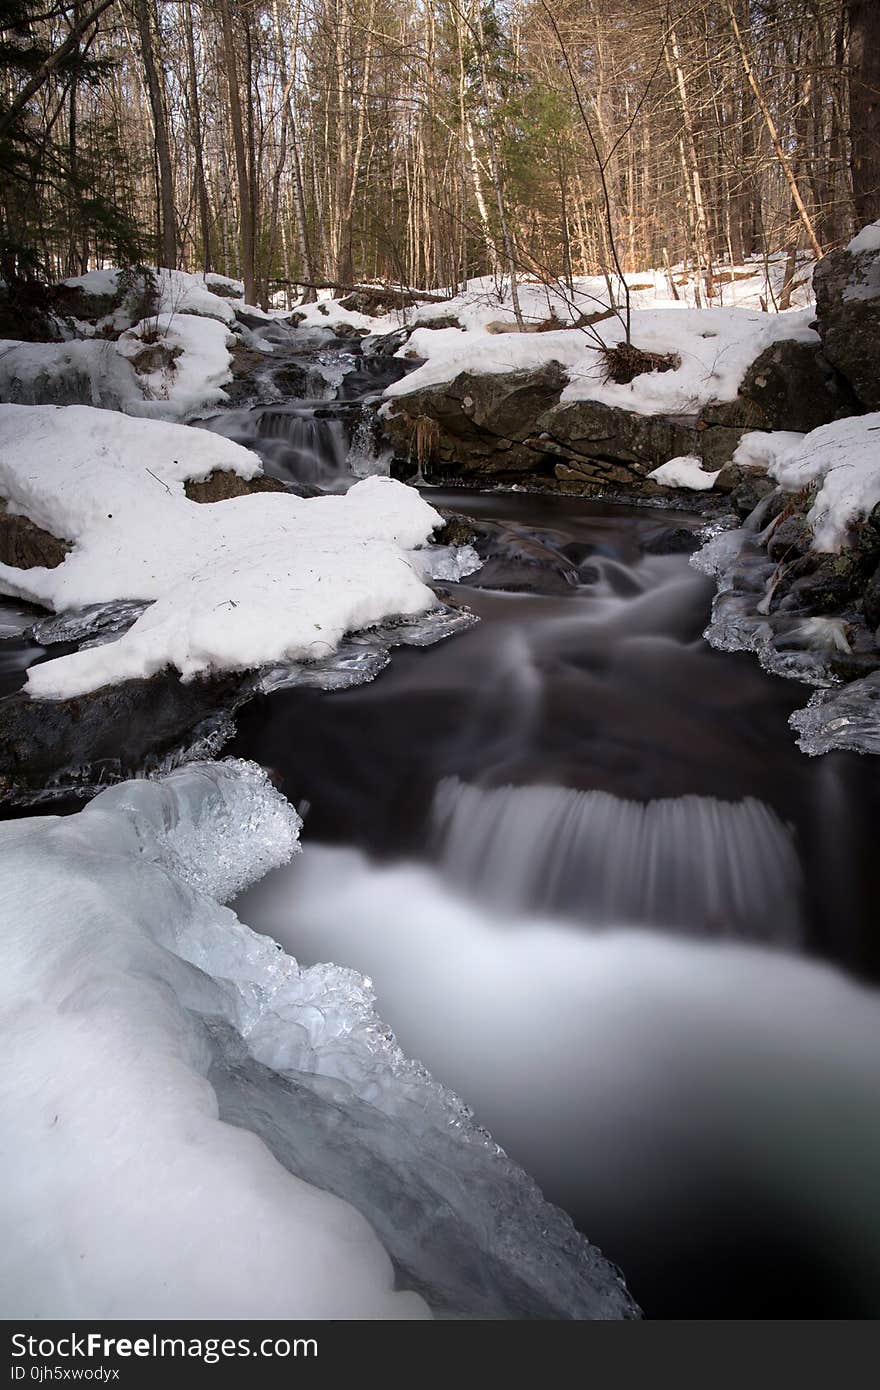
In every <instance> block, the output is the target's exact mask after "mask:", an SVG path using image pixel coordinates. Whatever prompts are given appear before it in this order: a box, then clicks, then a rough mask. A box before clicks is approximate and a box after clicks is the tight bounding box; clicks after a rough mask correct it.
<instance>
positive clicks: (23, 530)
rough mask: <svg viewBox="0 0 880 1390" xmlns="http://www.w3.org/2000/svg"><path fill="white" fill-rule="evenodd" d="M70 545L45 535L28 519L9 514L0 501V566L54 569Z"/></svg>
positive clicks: (3, 501) (5, 503)
mask: <svg viewBox="0 0 880 1390" xmlns="http://www.w3.org/2000/svg"><path fill="white" fill-rule="evenodd" d="M69 550H70V542H69V541H66V540H61V539H59V537H58V536H53V535H52V533H51V531H44V530H43V528H42V526H37V525H36V524H35V522H33V521H31V520H30V518H29V517H26V516H21V515H20V514H19V513H16V512H10V511H9V509H8V503H7V501H6V499H5V498H4V497H0V562H2V563H3V564H4V565H12V566H13V567H14V568H15V569H24V570H26V569H35V568H37V567H39V568H41V569H50V570H51V569H55V568H56V566H58V565H60V564H61V563H62V562H63V560H64V558H65V556H66V555H67V553H68V551H69Z"/></svg>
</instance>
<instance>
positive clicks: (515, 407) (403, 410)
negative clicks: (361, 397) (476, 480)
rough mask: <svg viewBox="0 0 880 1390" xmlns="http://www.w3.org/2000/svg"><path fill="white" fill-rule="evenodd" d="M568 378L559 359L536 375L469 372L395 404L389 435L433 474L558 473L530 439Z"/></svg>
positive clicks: (404, 454)
mask: <svg viewBox="0 0 880 1390" xmlns="http://www.w3.org/2000/svg"><path fill="white" fill-rule="evenodd" d="M566 380H567V378H566V375H565V372H564V371H563V369H562V367H561V366H560V365H559V363H558V362H548V363H547V364H546V365H544V366H543V367H541V368H539V369H538V370H537V371H531V372H523V371H514V372H499V373H496V374H482V375H481V374H477V373H473V372H461V373H460V374H459V375H458V376H457V377H456V378H455V379H454V380H453V381H451V382H446V383H444V384H442V385H438V386H428V387H425V388H424V389H423V390H421V391H414V392H412V393H411V394H410V395H407V396H400V397H396V398H394V399H392V401H391V411H390V414H389V416H388V419H387V422H386V428H387V432H388V434H389V435H390V437H391V441H392V443H393V445H394V446H395V448H396V450H397V451H398V453H399V454H400V456H401V457H403V458H412V459H415V458H416V457H418V458H419V460H420V461H421V463H422V467H423V468H424V469H425V470H426V472H427V474H428V476H431V475H432V474H437V473H439V474H440V476H444V477H467V476H469V475H484V474H494V475H500V474H517V473H523V472H529V471H536V472H544V473H546V474H549V475H551V476H552V469H553V460H550V459H547V460H546V461H544V460H543V459H542V458H541V454H540V451H538V450H536V449H534V448H532V447H531V446H530V443H529V444H527V443H526V441H527V440H529V437H530V435H531V434H532V433H533V432H534V430H535V422H536V420H538V419H539V418H540V417H541V416H542V415H543V413H544V412H545V411H546V410H547V409H548V407H549V406H551V405H554V404H555V403H556V402H557V401H558V400H559V397H560V395H561V394H562V390H563V387H564V386H565V384H566ZM428 425H430V426H431V428H430V429H429V428H428Z"/></svg>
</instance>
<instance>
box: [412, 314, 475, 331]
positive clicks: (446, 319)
mask: <svg viewBox="0 0 880 1390" xmlns="http://www.w3.org/2000/svg"><path fill="white" fill-rule="evenodd" d="M415 326H416V328H458V329H460V330H461V332H462V333H463V332H464V324H463V323H462V322H461V319H459V318H458V317H457V316H456V315H455V314H441V315H440V317H439V318H433V319H425V321H424V322H423V323H417V324H416V325H415Z"/></svg>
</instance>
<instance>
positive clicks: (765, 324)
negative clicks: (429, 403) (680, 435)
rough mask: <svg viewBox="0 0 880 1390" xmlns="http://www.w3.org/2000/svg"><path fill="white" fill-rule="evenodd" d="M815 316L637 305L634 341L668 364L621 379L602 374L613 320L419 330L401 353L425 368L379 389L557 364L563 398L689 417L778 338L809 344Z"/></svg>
mask: <svg viewBox="0 0 880 1390" xmlns="http://www.w3.org/2000/svg"><path fill="white" fill-rule="evenodd" d="M812 318H813V314H812V312H811V311H810V310H801V311H797V312H791V313H787V314H762V313H755V312H754V311H753V310H749V309H742V308H730V309H687V308H684V307H677V308H662V309H659V308H658V309H639V310H636V311H635V312H634V313H633V316H632V341H633V343H634V344H635V346H636V347H639V348H642V349H644V350H645V351H647V352H653V353H662V354H672V355H673V356H674V357H675V358H677V359H678V363H677V365H676V366H675V367H674V369H673V370H670V371H664V372H649V373H643V374H642V375H640V376H638V377H636V378H635V379H634V380H633V381H632V382H630V383H629V384H626V385H618V384H617V383H616V382H613V381H612V382H609V381H607V380H606V376H607V367H606V363H605V359H604V356H603V354H602V352H601V346H602V345H606V346H609V347H613V346H615V345H616V344H618V343H620V342H622V341H623V340H624V337H625V324H624V321H623V320H622V319H621V318H620V317H612V318H608V319H604V320H602V322H601V323H596V324H593V325H592V326H591V327H589V328H582V329H573V328H569V329H557V330H554V331H552V332H547V333H492V332H490V331H488V330H487V329H486V328H485V327H482V328H476V327H475V328H473V329H469V330H467V331H466V332H462V331H461V330H460V329H457V328H441V329H436V330H433V331H432V330H430V329H427V328H419V329H416V331H415V332H414V333H413V334H412V336H411V338H410V339H409V342H408V343H407V344H406V345H405V346H404V347H403V348H402V349H401V350H400V354H399V355H403V356H408V355H413V356H415V357H417V358H424V359H425V364H424V366H420V367H418V368H417V369H416V370H415V371H414V372H411V373H410V374H409V375H407V376H406V377H404V378H403V379H402V380H401V381H398V382H395V383H394V384H393V385H392V386H389V387H388V388H387V390H386V392H385V395H386V398H387V399H389V400H393V399H397V398H400V397H403V396H406V395H408V394H410V393H411V392H413V391H417V390H421V389H422V388H423V387H426V386H435V385H437V384H439V383H441V382H448V381H452V380H453V378H454V377H456V376H457V375H458V374H459V373H460V372H476V373H492V374H495V373H499V372H511V371H522V370H535V369H537V368H539V367H542V366H545V365H546V364H547V363H549V362H558V363H559V364H560V365H561V366H562V367H564V368H565V370H566V371H567V373H568V379H569V380H568V385H567V386H566V387H565V390H564V391H563V393H562V397H561V399H562V401H563V402H566V401H577V400H592V401H601V402H602V403H604V404H605V405H611V406H618V407H620V408H621V409H624V410H634V411H637V412H638V413H639V414H642V415H661V414H663V415H695V414H697V413H698V412H699V411H700V410H701V409H702V408H703V407H704V406H706V405H710V404H715V403H718V402H721V401H731V400H734V399H735V397H736V393H737V391H738V389H739V387H740V385H741V383H742V380H743V377H744V376H745V373H746V370H747V368H748V367H749V366H750V364H751V363H752V362H753V361H754V360H755V358H756V357H758V356H759V355H760V354H761V353H762V352H763V351H764V349H765V348H768V347H770V346H771V345H772V344H773V343H775V342H778V341H779V340H780V339H794V340H795V341H797V342H807V343H815V344H816V345H817V346H818V343H819V338H818V335H817V334H816V333H815V331H814V330H813V329H811V328H810V327H809V325H810V323H811V322H812Z"/></svg>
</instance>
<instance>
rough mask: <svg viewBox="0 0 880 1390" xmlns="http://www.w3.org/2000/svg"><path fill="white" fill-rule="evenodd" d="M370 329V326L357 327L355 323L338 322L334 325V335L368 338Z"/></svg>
mask: <svg viewBox="0 0 880 1390" xmlns="http://www.w3.org/2000/svg"><path fill="white" fill-rule="evenodd" d="M369 331H370V330H369V329H368V328H356V327H355V325H354V324H353V323H336V324H334V325H333V336H334V337H336V338H345V339H349V338H366V337H367V335H368V333H369Z"/></svg>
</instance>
